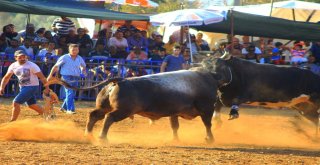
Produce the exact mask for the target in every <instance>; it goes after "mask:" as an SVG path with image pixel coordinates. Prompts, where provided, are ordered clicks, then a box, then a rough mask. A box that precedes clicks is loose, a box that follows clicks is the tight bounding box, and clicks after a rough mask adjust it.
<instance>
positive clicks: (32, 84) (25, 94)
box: [0, 50, 49, 121]
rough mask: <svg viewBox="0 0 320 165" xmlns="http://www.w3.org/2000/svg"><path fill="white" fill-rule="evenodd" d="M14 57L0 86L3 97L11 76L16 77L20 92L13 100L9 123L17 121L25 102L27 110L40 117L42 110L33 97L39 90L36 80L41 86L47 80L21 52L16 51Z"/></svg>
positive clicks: (47, 89) (0, 93) (46, 90)
mask: <svg viewBox="0 0 320 165" xmlns="http://www.w3.org/2000/svg"><path fill="white" fill-rule="evenodd" d="M14 57H15V60H16V62H14V63H12V64H11V65H10V66H9V69H8V72H7V73H6V75H5V76H4V77H3V79H2V81H1V85H0V95H3V94H4V89H5V86H6V85H7V84H8V82H9V80H10V78H11V77H12V75H13V74H14V75H16V76H17V77H18V80H19V86H20V92H19V94H18V95H17V96H16V97H15V98H14V100H13V103H12V106H13V108H12V116H11V120H10V121H15V120H17V118H18V116H19V114H20V110H21V109H20V106H21V104H23V103H25V102H26V103H27V105H28V107H29V108H31V109H33V110H35V111H36V112H38V113H39V114H40V115H42V114H43V112H44V110H43V108H42V107H41V106H39V105H38V104H37V102H36V96H35V95H36V93H37V92H38V90H39V80H38V78H39V79H40V80H41V82H42V83H43V84H46V83H47V80H46V78H45V77H44V75H43V74H42V72H41V70H40V68H39V67H38V66H37V65H36V64H35V63H33V62H30V61H28V59H27V56H26V54H24V52H23V51H21V50H18V51H16V52H15V54H14ZM45 92H46V93H47V92H49V87H46V89H45Z"/></svg>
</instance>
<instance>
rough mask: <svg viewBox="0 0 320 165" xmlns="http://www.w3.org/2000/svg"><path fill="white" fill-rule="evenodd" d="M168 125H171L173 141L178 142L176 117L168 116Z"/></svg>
mask: <svg viewBox="0 0 320 165" xmlns="http://www.w3.org/2000/svg"><path fill="white" fill-rule="evenodd" d="M170 124H171V128H172V131H173V139H174V140H177V141H178V140H179V137H178V129H179V120H178V116H170Z"/></svg>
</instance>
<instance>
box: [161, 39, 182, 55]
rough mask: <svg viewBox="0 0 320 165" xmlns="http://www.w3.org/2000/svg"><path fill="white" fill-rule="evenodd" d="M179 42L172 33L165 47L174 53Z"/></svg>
mask: <svg viewBox="0 0 320 165" xmlns="http://www.w3.org/2000/svg"><path fill="white" fill-rule="evenodd" d="M178 44H179V43H177V42H176V40H175V37H174V36H173V35H171V36H170V37H169V41H168V42H167V43H166V44H164V46H163V48H165V49H166V50H167V53H168V54H172V53H173V48H174V46H176V45H178Z"/></svg>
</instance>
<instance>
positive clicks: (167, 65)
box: [160, 46, 186, 72]
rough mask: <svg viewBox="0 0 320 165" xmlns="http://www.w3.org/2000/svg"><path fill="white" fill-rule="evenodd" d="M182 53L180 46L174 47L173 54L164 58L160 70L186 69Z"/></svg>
mask: <svg viewBox="0 0 320 165" xmlns="http://www.w3.org/2000/svg"><path fill="white" fill-rule="evenodd" d="M180 53H181V49H180V46H175V47H174V48H173V54H172V55H168V56H166V57H165V58H164V60H163V62H162V65H161V68H160V72H171V71H176V70H181V69H186V65H185V61H184V58H183V56H182V55H181V54H180Z"/></svg>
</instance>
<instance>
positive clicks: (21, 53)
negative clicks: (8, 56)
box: [14, 50, 26, 57]
mask: <svg viewBox="0 0 320 165" xmlns="http://www.w3.org/2000/svg"><path fill="white" fill-rule="evenodd" d="M25 55H26V54H25V53H24V51H23V50H17V51H15V52H14V56H15V57H19V56H25Z"/></svg>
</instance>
